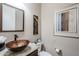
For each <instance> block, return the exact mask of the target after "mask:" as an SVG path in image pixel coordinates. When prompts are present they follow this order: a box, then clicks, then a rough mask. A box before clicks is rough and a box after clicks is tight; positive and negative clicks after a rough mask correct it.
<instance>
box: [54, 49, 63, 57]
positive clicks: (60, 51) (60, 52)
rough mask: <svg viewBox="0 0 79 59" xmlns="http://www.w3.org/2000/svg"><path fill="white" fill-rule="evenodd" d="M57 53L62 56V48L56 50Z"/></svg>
mask: <svg viewBox="0 0 79 59" xmlns="http://www.w3.org/2000/svg"><path fill="white" fill-rule="evenodd" d="M55 51H56V53H57V54H58V55H59V56H62V49H60V48H55Z"/></svg>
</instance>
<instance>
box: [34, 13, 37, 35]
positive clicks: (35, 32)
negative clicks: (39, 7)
mask: <svg viewBox="0 0 79 59" xmlns="http://www.w3.org/2000/svg"><path fill="white" fill-rule="evenodd" d="M37 34H38V16H37V15H33V35H37Z"/></svg>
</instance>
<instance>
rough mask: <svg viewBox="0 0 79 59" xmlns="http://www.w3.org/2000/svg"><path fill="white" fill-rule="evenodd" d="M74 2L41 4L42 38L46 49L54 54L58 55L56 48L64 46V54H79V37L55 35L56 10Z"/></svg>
mask: <svg viewBox="0 0 79 59" xmlns="http://www.w3.org/2000/svg"><path fill="white" fill-rule="evenodd" d="M71 5H72V4H64V3H63V4H62V3H60V4H58V3H54V4H53V3H52V4H42V6H41V38H42V40H43V42H44V45H45V47H46V50H47V51H49V52H50V53H51V54H52V55H57V54H56V51H55V48H62V50H63V55H65V56H71V55H74V56H75V55H79V39H78V38H68V37H59V36H53V33H54V31H53V25H54V19H55V11H56V10H60V9H63V8H65V7H69V6H71Z"/></svg>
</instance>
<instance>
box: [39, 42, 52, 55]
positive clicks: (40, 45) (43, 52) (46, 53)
mask: <svg viewBox="0 0 79 59" xmlns="http://www.w3.org/2000/svg"><path fill="white" fill-rule="evenodd" d="M37 45H38V46H39V48H38V56H52V55H51V54H50V53H49V52H47V51H42V50H41V49H42V43H37Z"/></svg>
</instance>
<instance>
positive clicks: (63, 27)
mask: <svg viewBox="0 0 79 59" xmlns="http://www.w3.org/2000/svg"><path fill="white" fill-rule="evenodd" d="M76 12H77V9H76V8H73V9H69V10H66V11H62V12H58V13H57V19H56V20H57V22H56V25H57V26H56V31H57V32H58V31H64V32H76V16H77V13H76Z"/></svg>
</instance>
